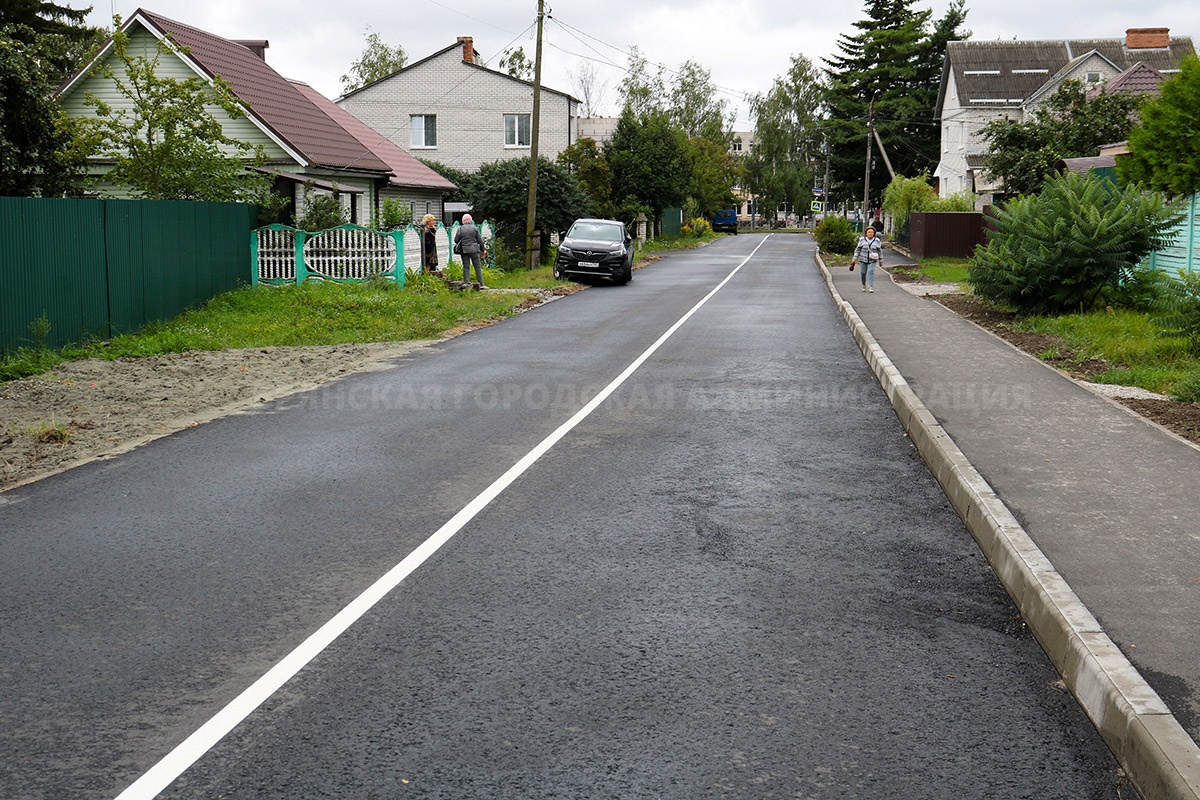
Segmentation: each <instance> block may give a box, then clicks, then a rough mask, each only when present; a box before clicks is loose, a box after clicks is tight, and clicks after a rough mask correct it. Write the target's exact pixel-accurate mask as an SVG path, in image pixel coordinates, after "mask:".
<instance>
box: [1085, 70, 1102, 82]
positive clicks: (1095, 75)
mask: <svg viewBox="0 0 1200 800" xmlns="http://www.w3.org/2000/svg"><path fill="white" fill-rule="evenodd" d="M1087 82H1088V83H1099V82H1100V73H1099V72H1089V73H1088V74H1087Z"/></svg>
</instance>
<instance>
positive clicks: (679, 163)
mask: <svg viewBox="0 0 1200 800" xmlns="http://www.w3.org/2000/svg"><path fill="white" fill-rule="evenodd" d="M604 156H605V158H606V159H607V160H608V164H609V167H610V168H611V169H612V186H613V199H614V200H615V201H616V203H617V205H618V206H619V207H624V208H633V207H637V206H641V207H644V208H648V209H649V210H650V212H651V213H652V214H653V215H654V218H655V219H657V218H658V217H659V216H661V215H662V211H663V209H664V208H671V207H673V206H678V205H680V204H681V203H682V202H683V199H684V197H685V193H686V190H687V186H688V180H689V178H690V176H691V164H690V163H689V160H688V154H687V136H686V135H685V134H684V132H683V130H681V129H680V128H679V126H678V125H675V124H674V123H672V122H671V120H670V118H669V117H668V116H667V113H666V112H665V111H661V110H660V111H654V112H651V113H648V114H646V115H644V116H643V117H638V116H636V115H635V114H634V112H633V107H632V105H631V104H627V105H626V106H625V110H624V111H623V112H621V118H620V119H619V120H618V121H617V128H616V130H615V131H614V132H613V137H612V138H611V139H609V140H608V141H607V142H605V143H604ZM625 221H626V222H630V221H631V220H628V219H627V220H625Z"/></svg>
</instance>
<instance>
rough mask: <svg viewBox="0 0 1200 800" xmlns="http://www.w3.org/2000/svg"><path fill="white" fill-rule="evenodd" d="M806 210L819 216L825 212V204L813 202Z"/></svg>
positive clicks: (818, 201) (817, 201)
mask: <svg viewBox="0 0 1200 800" xmlns="http://www.w3.org/2000/svg"><path fill="white" fill-rule="evenodd" d="M808 209H809V211H815V212H816V213H818V214H820V213H821V212H822V211H824V210H825V204H824V203H822V202H821V201H820V200H813V201H812V203H811V204H810V205H809V207H808Z"/></svg>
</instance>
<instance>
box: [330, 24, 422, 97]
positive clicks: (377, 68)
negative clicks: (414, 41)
mask: <svg viewBox="0 0 1200 800" xmlns="http://www.w3.org/2000/svg"><path fill="white" fill-rule="evenodd" d="M407 63H408V56H407V55H406V54H405V52H404V48H403V47H401V46H400V45H396V46H395V47H393V46H391V45H389V44H388V43H387V42H385V41H384V40H383V37H382V36H380V35H379V34H378V33H376V32H375V31H372V30H371V26H370V25H368V26H367V46H366V47H364V48H363V51H362V55H360V56H359V57H358V58H357V59H356V60H355V61H354V63H352V64H351V65H350V71H349V72H348V73H346V74H345V75H343V76H342V94H349V93H350V92H353V91H354V90H355V89H361V88H362V87H364V86H366V85H367V84H368V83H374V82H375V81H377V80H379V79H381V78H386V77H387V76H388V75H391V74H392V73H393V72H399V71H400V70H402V69H404V65H405V64H407Z"/></svg>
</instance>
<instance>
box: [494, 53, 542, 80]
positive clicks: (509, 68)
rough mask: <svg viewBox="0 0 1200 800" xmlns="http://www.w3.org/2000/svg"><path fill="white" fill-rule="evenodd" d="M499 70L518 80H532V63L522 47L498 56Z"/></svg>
mask: <svg viewBox="0 0 1200 800" xmlns="http://www.w3.org/2000/svg"><path fill="white" fill-rule="evenodd" d="M500 69H502V70H504V71H505V72H507V73H508V74H509V75H511V76H512V77H514V78H517V79H519V80H523V81H532V80H533V72H534V63H533V62H532V61H531V60H530V59H529V57H528V56H527V55H525V48H524V47H518V48H517V49H515V50H511V49H510V50H505V51H504V53H503V54H502V55H501V56H500Z"/></svg>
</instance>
